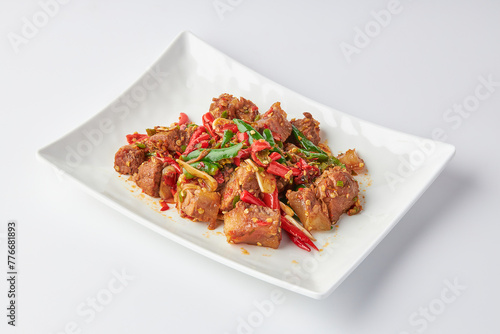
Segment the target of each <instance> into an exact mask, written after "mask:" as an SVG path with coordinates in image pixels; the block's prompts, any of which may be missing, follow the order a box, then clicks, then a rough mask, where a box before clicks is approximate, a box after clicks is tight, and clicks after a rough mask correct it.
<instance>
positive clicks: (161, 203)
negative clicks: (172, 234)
mask: <svg viewBox="0 0 500 334" xmlns="http://www.w3.org/2000/svg"><path fill="white" fill-rule="evenodd" d="M160 205H161V209H160V211H167V210H168V209H170V207H169V206H168V204H167V202H165V201H164V200H161V201H160Z"/></svg>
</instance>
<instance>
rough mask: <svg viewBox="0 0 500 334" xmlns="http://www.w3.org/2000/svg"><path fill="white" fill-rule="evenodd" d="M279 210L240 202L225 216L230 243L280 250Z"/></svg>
mask: <svg viewBox="0 0 500 334" xmlns="http://www.w3.org/2000/svg"><path fill="white" fill-rule="evenodd" d="M280 225H281V224H280V213H279V210H273V209H270V208H267V207H263V206H260V205H253V204H248V203H245V202H242V201H239V202H238V203H237V204H236V207H235V208H234V209H233V210H231V211H229V212H228V213H226V214H225V215H224V234H225V235H226V238H227V241H228V242H229V243H234V244H239V243H246V244H250V245H258V246H264V247H270V248H278V246H279V244H280V241H281V227H280Z"/></svg>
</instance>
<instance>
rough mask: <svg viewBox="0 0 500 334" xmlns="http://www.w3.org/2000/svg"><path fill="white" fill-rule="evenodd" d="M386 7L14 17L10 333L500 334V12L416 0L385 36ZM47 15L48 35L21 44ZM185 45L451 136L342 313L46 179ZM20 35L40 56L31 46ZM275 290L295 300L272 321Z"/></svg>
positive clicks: (5, 205)
mask: <svg viewBox="0 0 500 334" xmlns="http://www.w3.org/2000/svg"><path fill="white" fill-rule="evenodd" d="M47 1H48V0H47ZM43 2H44V1H42V3H43ZM388 3H389V1H386V0H384V1H364V2H353V1H329V2H328V3H327V1H284V0H283V1H273V2H272V3H271V2H270V1H264V0H260V1H250V0H247V1H239V0H220V1H212V0H208V1H160V0H156V1H155V0H144V1H141V2H139V1H118V0H109V1H97V0H92V1H83V0H82V1H71V2H68V3H67V4H61V5H59V8H55V7H54V6H52V7H50V8H51V10H52V11H53V17H49V18H48V20H47V21H46V22H43V14H40V12H41V11H42V5H40V3H39V2H37V1H6V0H2V3H1V5H0V22H1V30H0V52H1V61H0V92H1V109H0V110H1V113H2V114H1V115H2V117H1V130H2V132H1V134H2V136H1V138H2V154H1V156H2V164H1V167H0V168H1V169H0V171H1V173H0V175H1V177H2V190H1V193H0V194H1V197H0V206H1V210H0V233H1V235H0V249H1V254H0V267H1V268H2V270H1V271H0V272H2V273H4V274H2V275H1V277H0V278H1V284H0V296H1V298H0V301H1V303H0V305H1V307H0V309H2V310H4V311H1V312H0V313H1V315H0V319H1V324H0V329H1V330H0V332H2V333H4V332H7V333H47V334H50V333H237V332H241V333H251V332H254V333H277V332H280V333H343V334H345V333H398V334H401V333H406V332H407V333H424V332H425V333H498V332H499V329H500V326H499V324H498V314H499V311H500V307H499V306H498V305H499V302H498V301H499V298H500V288H499V283H498V282H500V269H499V260H498V254H499V253H500V252H499V251H500V242H499V241H498V239H499V236H500V227H499V226H500V219H499V218H498V198H499V196H498V189H499V186H500V182H499V179H500V178H499V177H498V164H499V163H500V159H499V157H498V144H499V142H500V141H499V139H500V134H499V133H500V131H499V124H500V116H499V114H498V109H499V107H500V3H499V2H496V1H491V0H490V1H488V0H483V1H451V0H448V1H440V2H439V3H438V2H435V1H430V0H420V1H417V0H413V1H410V0H401V2H400V4H399V6H396V8H397V12H396V13H394V14H391V17H390V22H388V23H387V24H385V27H381V26H380V24H378V23H375V24H374V22H376V21H375V19H374V16H373V15H374V14H373V13H372V11H374V12H377V13H380V12H381V11H382V10H384V9H385V8H387V7H388ZM214 4H219V6H220V7H219V11H218V10H217V9H216V8H215V6H214ZM221 4H222V5H221ZM224 4H226V7H222V6H224ZM228 6H229V7H228ZM391 8H392V7H391ZM223 10H225V11H224V12H222V11H223ZM385 13H386V12H385ZM34 15H35V19H38V20H39V21H38V23H39V24H41V25H43V26H41V27H40V28H38V31H35V32H33V31H31V36H28V37H29V38H26V37H23V35H22V34H23V27H24V26H25V25H26V21H23V20H25V19H24V18H26V20H28V21H30V22H33V20H34V19H33V16H34ZM37 15H38V16H37ZM40 15H41V16H40ZM386 20H389V19H387V18H386ZM40 22H41V23H40ZM377 27H378V28H380V29H379V31H377V30H376V29H378V28H377ZM365 28H370V29H373V30H372V31H371V32H370V34H371V35H372V37H370V38H369V42H366V41H364V42H365V44H367V45H363V44H362V43H361V42H363V41H362V38H361V37H359V36H358V38H357V39H356V36H357V34H358V35H359V33H356V31H357V29H365ZM25 30H26V28H25ZM183 30H190V31H192V32H193V33H194V34H196V35H197V36H198V37H200V38H202V39H203V40H205V41H206V42H208V43H209V44H211V45H213V46H214V47H216V48H218V49H219V50H221V51H222V52H225V53H226V54H228V55H229V56H231V57H233V58H234V59H236V60H238V61H240V62H242V63H243V64H245V65H247V66H249V67H251V68H253V69H255V70H256V71H258V72H260V73H262V74H263V75H265V76H267V77H269V78H270V79H272V80H275V81H276V82H278V83H280V84H282V85H284V86H287V87H289V88H291V89H293V90H295V91H297V92H299V93H301V94H303V95H305V96H307V97H310V98H312V99H314V100H317V101H319V102H321V103H324V104H326V105H329V106H332V107H334V108H337V109H339V110H341V111H344V112H347V113H349V114H351V115H354V116H357V117H360V118H363V119H367V120H370V121H373V122H375V123H378V124H380V125H383V126H387V127H390V128H394V129H397V130H401V131H404V132H408V133H411V134H415V135H418V136H423V137H429V138H432V136H433V131H439V130H436V129H441V132H442V133H444V135H445V138H443V139H442V140H443V141H446V142H448V143H450V144H453V145H455V146H456V148H457V153H456V156H455V157H454V159H453V160H452V161H451V163H450V164H449V165H448V167H447V168H446V169H445V170H444V172H443V173H442V174H441V176H440V177H439V178H438V179H437V180H436V181H435V183H434V184H433V185H432V186H431V187H430V188H429V189H428V190H427V192H426V193H425V194H424V195H423V196H422V198H421V199H420V200H419V201H418V202H417V203H416V204H415V206H414V207H413V208H412V209H411V210H410V211H409V212H408V213H407V215H406V216H405V217H404V218H403V219H402V220H401V221H400V222H399V224H398V225H397V226H396V227H395V228H394V229H393V231H392V232H391V233H390V234H389V235H388V236H387V237H386V238H385V239H384V240H383V241H382V243H381V244H380V245H379V246H378V247H377V248H376V249H375V250H374V251H373V253H372V254H371V255H369V256H368V257H367V258H366V260H365V261H364V262H363V263H362V264H361V265H360V266H359V267H358V268H357V269H356V270H355V271H354V272H353V273H352V274H351V275H350V276H349V277H348V278H347V279H346V280H345V281H344V282H343V283H342V285H341V286H340V287H339V288H338V289H337V290H335V291H334V292H333V293H332V294H331V295H330V296H329V297H328V298H326V299H324V300H313V299H310V298H307V297H304V296H301V295H297V294H295V293H293V292H288V291H282V290H280V289H278V288H276V287H274V286H272V285H270V284H268V283H264V282H261V281H259V280H257V279H254V278H252V277H250V276H247V275H245V274H242V273H240V272H237V271H235V270H233V269H230V268H227V267H225V266H223V265H221V264H218V263H215V262H214V261H211V260H208V259H207V258H205V257H203V256H201V255H198V254H196V253H194V252H192V251H190V250H187V249H185V248H183V247H181V246H179V245H177V244H175V243H174V242H172V241H170V240H168V239H165V238H163V237H161V236H159V235H157V234H155V233H154V232H152V231H149V230H147V229H145V228H144V227H142V226H140V225H139V224H137V223H135V222H133V221H132V220H130V219H128V218H125V217H124V216H122V215H121V214H119V213H117V212H115V211H114V210H112V209H111V208H108V207H106V206H105V205H103V204H101V203H100V202H98V201H97V200H95V199H94V198H91V197H90V196H88V195H87V194H85V193H83V192H82V191H81V190H80V189H79V188H77V187H76V186H75V185H74V184H73V183H72V182H69V181H67V180H66V179H65V178H61V177H60V175H58V174H57V173H55V172H54V171H53V169H52V168H50V167H49V166H47V165H46V164H44V163H42V162H40V161H38V160H37V158H36V152H37V150H38V149H40V148H41V147H43V146H45V145H47V144H49V143H51V142H53V141H55V140H57V139H58V138H60V137H61V136H62V135H64V134H65V133H66V132H68V131H70V130H72V129H73V128H75V127H76V126H77V125H79V124H81V123H82V122H84V121H86V120H87V119H88V118H90V117H91V116H93V115H94V114H96V113H97V112H98V111H100V110H101V109H102V108H104V107H105V106H106V105H108V104H109V103H110V102H111V101H113V100H114V98H116V97H117V96H119V95H120V94H121V93H122V92H123V91H124V90H125V89H126V88H128V87H129V86H130V85H131V84H132V83H133V82H134V81H135V80H136V79H137V78H138V77H139V76H140V75H141V74H142V73H143V72H144V71H145V70H146V69H147V68H148V67H149V66H150V65H151V64H152V63H153V62H154V61H155V60H156V59H157V58H158V57H159V56H160V55H161V53H162V52H163V51H164V49H165V48H166V47H167V46H168V44H169V43H170V42H171V41H172V40H173V39H174V38H175V37H176V36H177V35H178V34H179V33H180V32H181V31H183ZM25 33H26V31H25ZM14 34H15V35H17V36H18V37H17V38H18V41H19V40H20V39H19V38H26V39H25V40H22V43H21V42H20V43H21V44H17V45H16V44H15V43H13V42H11V40H13V38H14V37H13V36H14ZM9 38H10V40H9ZM343 42H344V43H347V44H350V45H353V46H355V45H356V44H355V42H357V43H358V44H357V45H358V46H359V48H358V50H357V52H358V53H355V54H352V55H351V56H350V57H349V56H346V55H345V54H344V53H343V52H342V51H341V45H344V46H345V45H346V44H342V43H343ZM480 77H483V78H484V79H485V80H490V81H493V82H496V86H495V84H493V86H492V87H490V90H491V91H490V95H489V96H488V97H487V98H483V99H482V100H477V99H476V100H475V101H479V104H478V105H477V106H474V107H470V106H469V109H473V111H471V112H468V111H467V113H464V114H463V115H464V116H458V114H457V113H453V111H451V112H450V111H449V109H450V108H453V106H454V105H462V104H463V103H464V102H465V103H470V102H471V101H474V95H475V94H476V87H477V86H478V85H480V80H479V78H480ZM481 89H482V90H481V92H483V93H484V92H486V90H484V88H481ZM464 110H465V109H464ZM451 117H454V118H451ZM9 219H15V220H17V222H18V226H19V240H18V242H19V256H18V262H19V264H18V266H19V273H20V274H19V281H18V292H19V294H18V305H19V309H18V319H17V321H18V322H17V324H18V326H17V327H16V328H11V327H10V326H7V324H6V322H7V318H6V317H5V313H6V310H5V307H6V305H7V304H6V303H7V297H6V294H7V285H6V281H5V279H4V276H5V275H6V274H5V272H6V268H5V262H6V260H5V259H4V258H5V257H6V255H5V254H6V247H5V244H6V234H5V233H6V225H7V221H8V220H9ZM114 271H116V272H122V271H124V272H125V273H126V274H127V275H129V276H131V277H133V279H130V280H128V281H126V286H123V289H122V290H121V291H120V292H118V293H116V294H113V295H112V300H111V301H110V302H109V304H107V305H105V306H104V307H103V308H102V310H100V312H96V313H95V316H94V317H93V316H91V315H90V314H89V313H84V315H82V314H81V312H78V311H77V309H78V307H79V306H80V307H82V303H83V306H84V309H85V310H89V309H90V308H89V307H88V306H86V305H87V304H86V303H88V301H89V300H91V298H94V297H95V296H96V295H98V294H99V293H101V294H103V293H105V292H103V289H109V287H108V284H110V283H115V285H114V286H115V287H118V286H119V285H120V284H119V283H116V282H115V281H114V280H113V277H114V276H113V275H114V274H113V272H114ZM446 282H448V283H446ZM447 284H458V285H459V286H460V288H459V290H457V291H455V292H453V291H452V290H446V289H447ZM277 290H279V291H282V292H283V297H282V299H284V300H283V302H282V303H280V304H272V305H270V304H269V303H270V296H271V294H272V293H273V291H274V293H276V291H277ZM443 300H444V301H446V302H444V301H443ZM259 303H260V304H259ZM262 303H264V304H262ZM257 305H266V307H267V308H266V309H265V310H264V311H262V310H260V309H259V307H258V306H257ZM4 306H5V307H4ZM85 307H86V308H85ZM425 314H427V315H425ZM426 317H427V318H426ZM252 324H253V325H252ZM255 325H257V326H255ZM252 326H253V327H252Z"/></svg>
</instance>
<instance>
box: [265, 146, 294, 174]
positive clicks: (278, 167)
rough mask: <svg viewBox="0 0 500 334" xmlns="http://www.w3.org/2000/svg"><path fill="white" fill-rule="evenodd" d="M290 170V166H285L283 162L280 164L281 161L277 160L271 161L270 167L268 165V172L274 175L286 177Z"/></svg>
mask: <svg viewBox="0 0 500 334" xmlns="http://www.w3.org/2000/svg"><path fill="white" fill-rule="evenodd" d="M274 153H276V152H274ZM276 154H278V155H279V153H276ZM280 157H281V156H280ZM289 171H290V169H289V168H288V167H286V166H283V165H282V164H280V163H279V162H276V161H271V162H270V163H269V167H267V172H268V173H269V174H273V175H276V176H279V177H283V178H284V177H285V175H286V174H288V172H289Z"/></svg>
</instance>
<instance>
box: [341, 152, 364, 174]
mask: <svg viewBox="0 0 500 334" xmlns="http://www.w3.org/2000/svg"><path fill="white" fill-rule="evenodd" d="M337 158H338V159H339V160H340V162H341V163H343V164H344V165H345V166H346V167H347V169H348V170H350V171H351V172H354V174H360V173H363V172H364V171H365V162H364V161H363V159H361V158H360V157H359V156H358V154H357V153H356V150H348V151H347V152H345V153H343V154H341V155H339V156H338V157H337Z"/></svg>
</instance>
